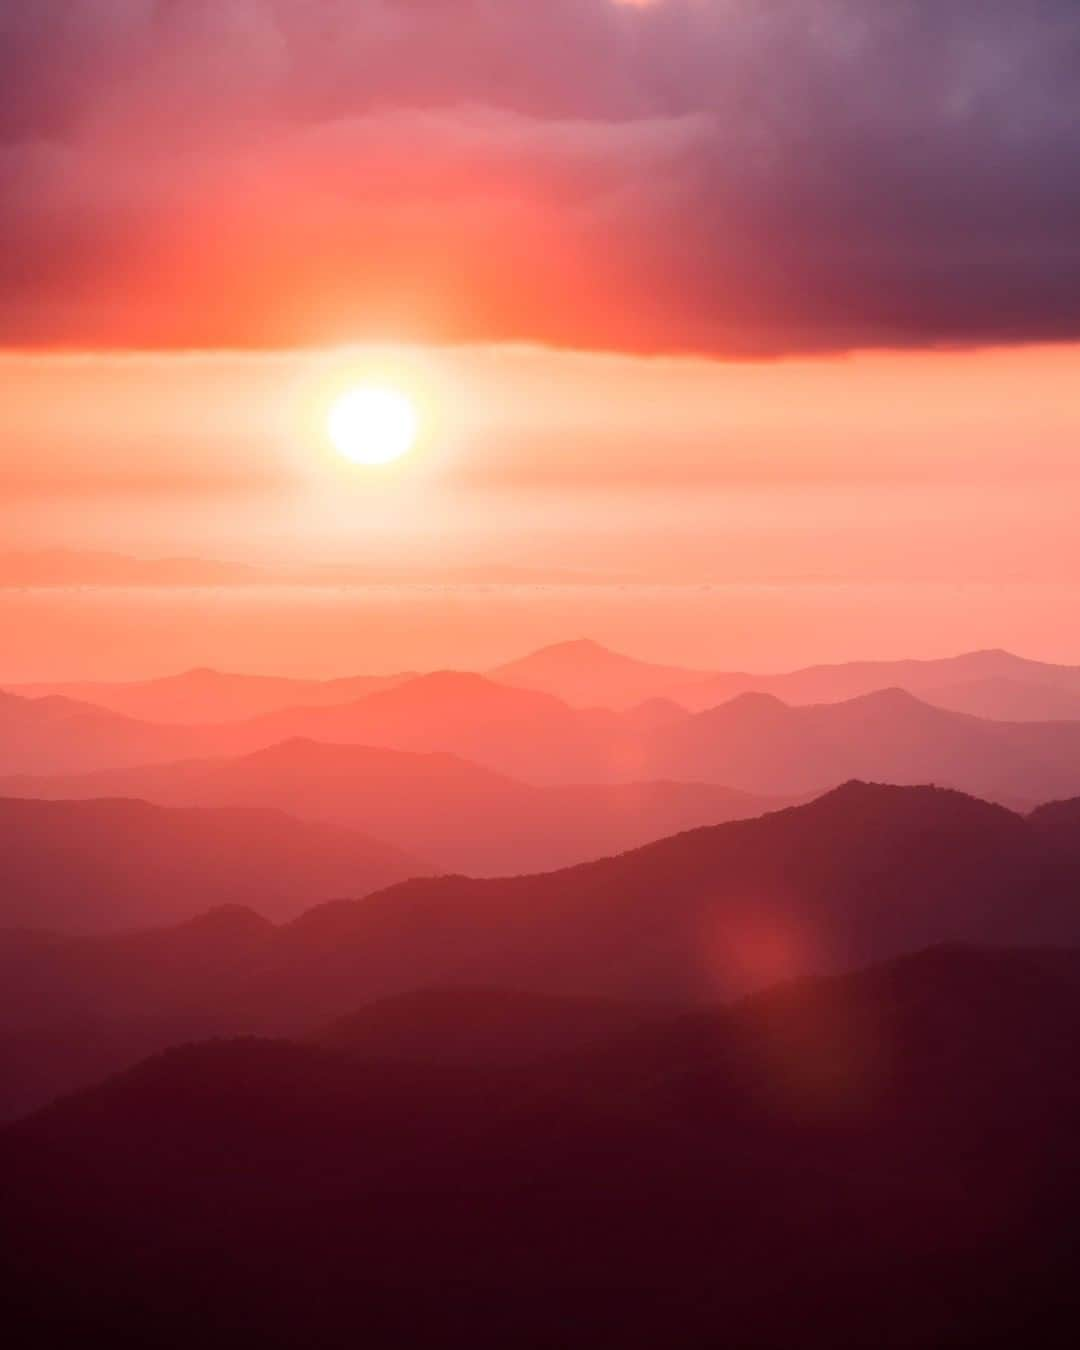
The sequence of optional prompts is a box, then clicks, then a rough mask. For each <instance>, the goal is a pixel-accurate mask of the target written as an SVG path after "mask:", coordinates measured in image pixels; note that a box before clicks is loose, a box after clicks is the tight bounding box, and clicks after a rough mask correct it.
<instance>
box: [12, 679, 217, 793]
mask: <svg viewBox="0 0 1080 1350" xmlns="http://www.w3.org/2000/svg"><path fill="white" fill-rule="evenodd" d="M190 753H191V741H190V738H189V737H188V735H187V734H186V733H185V730H184V729H182V728H180V727H161V726H154V725H152V724H150V723H147V722H139V721H136V720H135V719H134V718H130V717H124V716H122V715H121V714H119V713H113V712H108V711H107V710H105V709H103V708H98V707H94V706H92V705H91V704H88V703H79V702H77V701H75V700H73V699H67V698H59V697H50V698H20V697H18V696H17V695H15V694H5V693H0V765H2V766H3V770H4V772H5V773H9V774H18V773H80V772H82V771H84V770H90V769H100V768H105V767H115V766H119V765H135V764H141V763H144V762H146V761H149V760H153V759H177V758H179V757H180V756H181V755H184V754H190Z"/></svg>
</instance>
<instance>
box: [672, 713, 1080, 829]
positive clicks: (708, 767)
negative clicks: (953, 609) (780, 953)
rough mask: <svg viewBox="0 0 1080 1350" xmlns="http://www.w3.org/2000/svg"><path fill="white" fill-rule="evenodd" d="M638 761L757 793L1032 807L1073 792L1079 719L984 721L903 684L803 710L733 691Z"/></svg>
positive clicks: (1079, 786)
mask: <svg viewBox="0 0 1080 1350" xmlns="http://www.w3.org/2000/svg"><path fill="white" fill-rule="evenodd" d="M647 762H648V765H649V773H650V776H652V777H657V778H663V777H671V778H677V779H681V780H684V781H712V782H722V783H726V784H729V785H731V786H733V787H736V788H739V789H740V790H743V791H747V792H759V793H766V794H768V793H799V792H810V791H813V790H814V789H815V788H821V787H825V786H828V785H830V784H834V783H839V782H843V781H844V780H846V779H849V778H869V779H876V780H880V781H884V782H890V783H926V782H936V783H940V784H943V785H946V786H949V787H954V788H959V789H961V790H963V791H965V792H970V793H972V794H974V795H977V796H980V797H986V798H990V799H992V800H998V801H1005V802H1010V801H1041V800H1046V799H1048V798H1051V797H1060V796H1067V795H1068V796H1071V795H1073V794H1074V793H1076V792H1077V791H1080V723H1075V722H1056V723H1055V722H1028V723H1010V722H992V721H987V720H985V719H982V718H977V717H970V716H968V715H966V714H963V713H955V712H949V711H946V710H944V709H941V708H935V707H931V705H930V704H928V703H924V702H922V701H921V700H920V699H917V698H915V696H914V695H912V694H909V693H907V692H906V691H904V690H902V689H883V690H880V691H878V692H875V693H873V694H866V695H864V696H862V697H860V698H854V699H850V700H848V701H846V702H842V703H823V704H817V705H810V706H806V707H792V706H790V705H788V704H785V703H783V702H781V701H780V700H779V699H777V698H775V697H773V696H772V695H771V694H742V695H740V696H739V697H738V698H735V699H732V700H731V701H730V702H729V703H725V704H721V705H720V706H719V707H717V708H711V709H709V710H708V711H707V712H703V713H697V714H695V715H693V716H691V717H688V718H686V719H684V720H683V721H681V722H676V723H673V724H671V725H670V726H668V727H666V728H661V730H660V731H659V733H657V734H656V735H655V736H653V737H652V739H651V742H650V752H649V754H648V756H647Z"/></svg>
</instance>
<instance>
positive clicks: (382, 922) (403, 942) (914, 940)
mask: <svg viewBox="0 0 1080 1350" xmlns="http://www.w3.org/2000/svg"><path fill="white" fill-rule="evenodd" d="M1076 814H1077V810H1076V808H1075V807H1074V806H1069V805H1062V806H1060V807H1056V808H1054V809H1053V810H1051V809H1049V808H1047V810H1046V811H1043V812H1037V813H1036V814H1035V815H1034V816H1033V817H1031V818H1030V819H1024V818H1022V817H1020V816H1018V815H1014V814H1012V813H1010V812H1009V811H1007V810H1005V809H1003V808H1001V807H997V806H992V805H988V804H987V803H985V802H981V801H976V800H973V799H971V798H968V797H964V796H962V795H960V794H957V793H952V792H946V791H942V790H935V789H930V788H906V789H905V788H888V787H874V786H869V785H865V784H857V783H853V784H850V785H848V786H846V787H844V788H841V789H839V790H837V791H835V792H832V793H830V794H828V795H827V796H825V797H823V798H821V799H819V800H817V801H814V802H812V803H810V804H808V805H805V806H800V807H794V808H791V809H788V810H785V811H780V812H777V813H773V814H769V815H765V816H761V817H759V818H757V819H752V820H745V821H736V822H731V823H728V824H725V825H719V826H715V827H711V828H707V829H701V830H695V831H692V832H690V833H687V834H683V835H679V836H676V837H673V838H670V839H666V840H663V841H661V842H658V843H655V844H652V845H649V846H647V847H644V848H641V849H638V850H636V851H634V852H630V853H626V854H623V855H621V856H618V857H614V858H609V859H605V860H602V861H598V862H594V863H590V864H585V865H582V866H578V867H575V868H570V869H567V870H564V871H560V872H553V873H547V874H542V875H537V876H524V877H516V878H509V879H501V880H499V879H494V880H470V879H467V878H464V877H443V878H431V879H424V878H417V879H414V880H410V881H408V882H405V883H403V884H401V885H398V886H394V887H391V888H390V889H388V890H384V891H380V892H377V893H375V894H373V895H370V896H367V897H366V898H364V899H357V900H349V901H339V902H334V903H330V904H327V905H322V906H317V907H315V908H313V909H311V910H310V911H308V912H307V913H305V914H304V915H302V916H301V917H300V918H298V919H295V920H293V921H292V922H290V923H286V924H282V925H274V924H272V923H270V922H269V921H267V920H266V919H265V918H262V917H260V916H259V915H258V914H257V913H255V912H253V911H252V910H250V909H245V908H236V907H233V908H225V909H219V910H217V911H214V912H211V913H208V914H205V915H203V917H201V918H197V919H193V920H191V921H189V922H188V923H186V924H183V925H181V926H179V927H174V928H159V929H155V930H149V931H144V932H141V933H136V934H130V935H123V936H117V937H98V938H76V937H70V936H58V935H46V934H41V933H28V932H24V933H9V934H6V935H5V941H4V943H3V946H2V948H0V1014H2V1021H3V1025H4V1028H5V1047H4V1054H5V1056H6V1058H7V1060H8V1064H7V1066H6V1071H5V1073H4V1074H3V1075H0V1077H2V1078H3V1080H4V1081H5V1083H6V1085H7V1092H8V1100H7V1103H6V1108H7V1110H8V1111H9V1112H11V1111H16V1110H19V1109H23V1108H26V1107H29V1106H30V1105H32V1104H34V1103H35V1102H40V1101H44V1100H47V1099H48V1097H50V1096H52V1095H55V1094H56V1093H57V1092H60V1091H63V1090H65V1089H67V1088H70V1087H73V1086H75V1085H77V1084H78V1083H80V1082H87V1081H90V1080H91V1079H92V1078H94V1077H96V1076H100V1074H101V1073H103V1072H106V1071H108V1070H109V1069H112V1068H116V1067H120V1066H121V1065H123V1064H125V1063H128V1062H131V1060H133V1059H134V1058H136V1057H137V1056H138V1055H140V1054H144V1053H148V1052H149V1051H151V1050H153V1049H155V1048H162V1047H164V1046H167V1045H169V1044H173V1043H175V1042H177V1041H179V1040H183V1039H190V1038H191V1037H193V1036H204V1035H237V1034H255V1033H258V1034H264V1035H265V1034H270V1035H294V1034H297V1033H298V1032H301V1031H305V1030H308V1029H310V1028H312V1027H314V1026H317V1025H318V1024H319V1023H321V1022H326V1021H330V1020H332V1019H334V1018H337V1017H341V1016H345V1015H347V1014H349V1013H352V1012H354V1011H356V1009H357V1008H358V1007H359V1006H360V1005H361V1004H363V1003H365V1002H370V1001H373V1000H375V999H377V998H383V997H388V996H392V995H396V994H401V993H406V992H409V991H414V990H417V989H421V988H425V987H453V986H468V987H473V988H475V987H481V988H483V987H492V986H494V987H502V988H512V989H516V990H519V991H522V992H531V993H536V994H553V995H574V996H577V997H587V998H606V999H617V1000H622V1001H628V1002H632V1003H636V1004H637V1003H643V1002H652V1003H655V1004H658V1005H661V1006H671V1005H673V1004H675V1005H678V1004H682V1005H691V1004H695V1003H702V1002H707V1003H711V1002H713V1001H715V1000H717V999H721V998H727V997H730V996H732V995H735V994H739V993H742V992H745V991H748V990H751V989H754V988H760V987H763V986H765V985H767V984H770V983H773V982H775V981H776V980H778V979H781V978H786V977H791V976H797V975H802V974H810V973H815V972H822V971H829V970H838V969H844V968H847V967H850V966H852V965H854V964H858V963H861V962H864V961H869V960H875V959H880V958H884V957H888V956H891V955H894V954H896V953H899V952H903V951H908V950H912V949H915V948H919V947H923V946H926V945H928V944H931V943H939V942H955V941H978V942H993V943H1003V944H1005V943H1018V942H1019V943H1025V944H1030V943H1058V942H1060V943H1071V942H1077V941H1080V904H1078V899H1077V897H1078V896H1080V830H1077V829H1076V828H1075V817H1076ZM200 908H201V905H200V897H199V896H198V895H195V894H193V895H192V896H191V911H192V912H197V911H198V910H199V909H200Z"/></svg>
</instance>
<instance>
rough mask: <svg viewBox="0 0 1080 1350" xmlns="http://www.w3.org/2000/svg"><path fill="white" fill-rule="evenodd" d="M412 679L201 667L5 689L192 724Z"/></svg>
mask: <svg viewBox="0 0 1080 1350" xmlns="http://www.w3.org/2000/svg"><path fill="white" fill-rule="evenodd" d="M412 678H414V677H413V676H412V675H411V674H404V675H386V676H379V675H356V676H350V677H347V678H345V679H336V680H296V679H286V678H283V677H281V676H271V675H234V674H229V673H228V672H225V671H220V670H205V669H204V670H188V671H185V672H183V673H182V674H180V675H168V676H164V677H162V678H161V679H156V680H136V681H130V682H124V683H106V682H95V681H88V682H83V683H74V684H39V685H21V686H20V685H11V686H9V690H8V692H10V693H12V694H17V695H19V696H21V697H23V698H42V697H62V698H67V699H75V700H78V701H80V702H83V703H89V704H93V705H94V706H95V707H99V708H107V709H109V710H110V711H111V712H117V713H122V714H123V715H124V716H126V717H134V718H137V719H141V720H143V721H147V722H158V723H168V724H181V725H189V724H190V725H197V724H200V723H211V722H231V721H241V720H244V719H247V718H251V717H259V716H262V715H263V714H265V713H269V712H274V711H277V710H278V709H281V708H289V707H295V706H324V705H327V704H331V705H332V704H336V703H350V702H354V701H355V700H357V699H360V698H363V697H364V696H365V695H367V694H374V693H377V692H378V691H379V690H381V689H391V688H393V687H394V685H396V684H401V683H403V682H404V681H405V680H408V679H412Z"/></svg>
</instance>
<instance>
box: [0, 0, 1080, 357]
mask: <svg viewBox="0 0 1080 1350" xmlns="http://www.w3.org/2000/svg"><path fill="white" fill-rule="evenodd" d="M1078 70H1080V5H1077V4H1076V3H1075V0H906V2H905V0H769V3H763V2H762V0H654V3H652V4H650V5H629V4H616V3H613V0H366V2H364V0H353V2H352V3H349V2H348V0H35V3H34V4H32V5H31V4H27V3H26V2H25V0H0V90H2V91H3V92H2V94H0V227H2V229H3V232H4V238H5V249H4V253H3V255H2V257H0V340H5V341H7V342H12V343H14V342H65V341H68V342H99V343H136V344H138V343H153V344H159V343H160V344H163V345H171V344H200V345H207V344H209V345H213V344H220V343H246V342H252V343H263V342H291V341H309V340H322V339H337V338H349V337H364V336H369V335H374V336H384V335H394V336H412V337H419V338H425V337H430V338H439V339H458V338H464V339H504V338H530V339H539V340H547V341H553V342H558V343H568V344H573V345H605V346H613V347H625V348H633V349H643V350H651V349H698V350H708V351H716V352H725V353H749V354H754V353H762V354H772V353H780V352H786V351H796V350H828V349H838V348H846V347H853V346H896V345H900V346H903V345H930V344H936V343H954V342H959V343H967V342H988V341H1014V340H1015V341H1024V340H1036V339H1042V338H1059V337H1072V336H1080V174H1077V172H1076V167H1077V164H1078V163H1080V76H1078V75H1077V71H1078Z"/></svg>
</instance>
